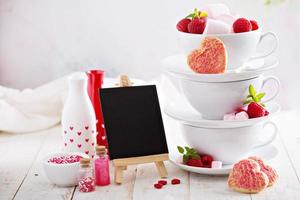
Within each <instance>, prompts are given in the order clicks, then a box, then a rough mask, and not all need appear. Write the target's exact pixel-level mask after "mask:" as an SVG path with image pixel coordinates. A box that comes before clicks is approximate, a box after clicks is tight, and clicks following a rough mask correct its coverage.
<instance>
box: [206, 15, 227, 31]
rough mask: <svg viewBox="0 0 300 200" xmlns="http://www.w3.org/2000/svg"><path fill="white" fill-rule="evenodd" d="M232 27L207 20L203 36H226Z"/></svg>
mask: <svg viewBox="0 0 300 200" xmlns="http://www.w3.org/2000/svg"><path fill="white" fill-rule="evenodd" d="M230 29H231V26H229V25H228V24H225V23H224V22H221V21H217V20H214V19H209V18H207V22H206V26H205V29H204V32H203V34H226V33H230Z"/></svg>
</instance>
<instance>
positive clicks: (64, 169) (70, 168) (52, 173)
mask: <svg viewBox="0 0 300 200" xmlns="http://www.w3.org/2000/svg"><path fill="white" fill-rule="evenodd" d="M69 155H79V156H82V157H83V158H89V157H88V155H86V154H83V153H80V152H72V153H71V152H70V153H68V152H60V153H51V154H48V155H47V156H45V157H44V159H43V160H42V164H43V168H44V171H45V173H46V175H47V177H48V179H49V180H50V182H52V183H54V184H56V185H58V186H63V187H68V186H74V185H77V175H78V170H79V169H80V163H79V162H76V163H70V164H55V163H50V162H48V160H49V159H51V158H53V157H56V156H69Z"/></svg>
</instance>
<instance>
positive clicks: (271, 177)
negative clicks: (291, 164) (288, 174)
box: [248, 156, 278, 187]
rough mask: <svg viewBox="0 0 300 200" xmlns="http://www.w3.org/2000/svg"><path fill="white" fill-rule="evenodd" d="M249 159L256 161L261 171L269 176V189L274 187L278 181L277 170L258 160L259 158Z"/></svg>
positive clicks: (252, 157)
mask: <svg viewBox="0 0 300 200" xmlns="http://www.w3.org/2000/svg"><path fill="white" fill-rule="evenodd" d="M248 159H251V160H254V161H256V162H257V163H258V164H259V166H260V170H261V171H262V172H264V173H265V174H266V175H267V176H268V179H269V184H268V187H270V186H272V185H274V183H275V182H276V181H277V179H278V174H277V172H276V170H275V169H273V168H272V167H271V166H269V165H266V164H265V163H264V161H263V160H262V159H260V158H258V157H255V156H251V157H249V158H248Z"/></svg>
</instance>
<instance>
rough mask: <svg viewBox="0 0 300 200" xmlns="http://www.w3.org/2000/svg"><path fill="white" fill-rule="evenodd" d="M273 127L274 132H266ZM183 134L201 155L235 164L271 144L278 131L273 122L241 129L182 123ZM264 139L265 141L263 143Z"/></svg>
mask: <svg viewBox="0 0 300 200" xmlns="http://www.w3.org/2000/svg"><path fill="white" fill-rule="evenodd" d="M268 125H270V126H272V127H273V129H274V130H273V132H270V131H268V132H267V131H265V127H266V126H268ZM180 127H181V133H182V134H183V138H184V139H185V140H186V142H187V144H188V145H189V146H191V147H193V148H195V149H196V150H197V151H198V152H200V153H201V154H209V155H212V156H213V157H214V160H219V161H222V162H223V163H224V164H233V163H235V162H237V161H239V160H241V159H243V158H245V157H247V156H251V155H248V154H249V153H250V152H251V150H253V149H254V148H258V147H262V146H265V145H268V144H270V143H271V142H272V141H273V140H274V139H275V138H276V135H277V132H278V129H277V126H276V125H275V124H274V123H273V122H270V121H269V122H260V123H258V124H255V125H253V126H245V127H239V128H202V127H196V126H191V125H187V124H184V123H180ZM260 139H263V140H264V141H261V140H260Z"/></svg>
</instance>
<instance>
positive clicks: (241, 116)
mask: <svg viewBox="0 0 300 200" xmlns="http://www.w3.org/2000/svg"><path fill="white" fill-rule="evenodd" d="M246 119H249V115H248V114H247V113H246V112H245V111H241V112H238V113H236V114H235V120H246Z"/></svg>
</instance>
